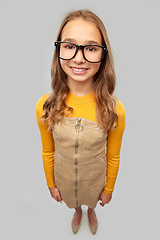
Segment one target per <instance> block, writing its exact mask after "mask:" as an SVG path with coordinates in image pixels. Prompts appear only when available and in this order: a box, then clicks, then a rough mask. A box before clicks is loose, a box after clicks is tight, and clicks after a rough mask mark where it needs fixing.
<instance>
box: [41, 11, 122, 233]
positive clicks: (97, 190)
mask: <svg viewBox="0 0 160 240" xmlns="http://www.w3.org/2000/svg"><path fill="white" fill-rule="evenodd" d="M54 45H55V52H54V57H53V62H52V68H51V78H52V84H51V85H52V91H51V92H49V93H48V94H45V95H44V96H43V97H42V98H41V99H39V101H38V102H37V104H36V117H37V123H38V126H39V129H40V134H41V141H42V156H43V165H44V171H45V176H46V180H47V185H48V187H49V190H50V193H51V196H52V197H53V198H54V199H55V200H56V201H57V202H60V203H62V200H63V201H64V202H65V203H66V205H67V206H68V207H69V208H75V214H74V216H73V219H72V230H73V232H74V233H76V232H77V231H78V229H79V226H80V222H81V216H82V209H81V205H87V206H88V220H89V226H90V230H91V232H92V233H93V234H95V233H96V231H97V226H98V221H97V218H96V214H95V211H94V208H95V207H96V204H97V202H98V201H99V200H100V205H101V206H104V205H105V204H107V203H109V202H110V200H111V198H112V192H113V190H114V185H115V181H116V177H117V173H118V169H119V161H120V148H121V142H122V136H123V132H124V128H125V110H124V107H123V105H122V103H121V102H120V101H119V100H118V99H117V98H116V97H115V96H114V95H113V92H114V89H115V71H114V66H113V56H112V52H111V47H110V43H109V40H108V37H107V33H106V29H105V27H104V25H103V23H102V21H101V20H100V19H99V17H98V16H96V15H95V14H94V13H92V12H91V11H88V10H79V11H75V12H71V13H69V14H68V15H67V17H66V18H65V19H64V21H63V22H62V25H61V27H60V30H59V32H58V36H57V40H56V42H55V43H54Z"/></svg>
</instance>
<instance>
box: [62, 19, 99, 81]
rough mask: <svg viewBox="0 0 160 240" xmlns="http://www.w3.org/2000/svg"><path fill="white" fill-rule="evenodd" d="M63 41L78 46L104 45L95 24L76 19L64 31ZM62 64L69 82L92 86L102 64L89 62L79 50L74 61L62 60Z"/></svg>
mask: <svg viewBox="0 0 160 240" xmlns="http://www.w3.org/2000/svg"><path fill="white" fill-rule="evenodd" d="M61 41H63V42H64V41H65V42H71V43H75V44H78V45H87V44H96V45H102V37H101V34H100V31H99V30H98V28H97V27H96V26H95V25H94V24H93V23H91V22H88V21H85V20H83V19H76V20H72V21H70V22H68V23H67V24H66V26H65V27H64V29H63V31H62V35H61ZM60 63H61V67H62V69H63V71H64V72H65V73H66V74H67V76H68V81H70V80H71V81H77V82H85V81H90V82H91V84H92V83H93V77H94V75H95V74H96V73H97V71H98V69H99V67H100V64H101V63H90V62H87V61H86V60H85V59H84V57H83V54H82V51H81V50H78V52H77V54H76V56H75V57H74V58H73V59H71V60H62V59H61V60H60Z"/></svg>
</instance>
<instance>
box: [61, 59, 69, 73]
mask: <svg viewBox="0 0 160 240" xmlns="http://www.w3.org/2000/svg"><path fill="white" fill-rule="evenodd" d="M60 64H61V68H62V69H63V71H64V72H66V67H67V65H68V61H65V60H62V59H60Z"/></svg>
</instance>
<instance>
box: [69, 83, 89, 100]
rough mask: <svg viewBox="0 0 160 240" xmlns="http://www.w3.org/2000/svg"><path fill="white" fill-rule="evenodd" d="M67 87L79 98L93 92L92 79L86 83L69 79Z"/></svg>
mask: <svg viewBox="0 0 160 240" xmlns="http://www.w3.org/2000/svg"><path fill="white" fill-rule="evenodd" d="M67 85H68V87H69V89H70V92H71V93H73V94H74V95H76V96H77V97H83V96H85V95H87V94H89V93H90V92H92V91H93V80H92V79H91V80H88V81H84V82H80V81H72V80H71V79H68V81H67Z"/></svg>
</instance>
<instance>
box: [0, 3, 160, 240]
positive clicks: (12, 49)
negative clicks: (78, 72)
mask: <svg viewBox="0 0 160 240" xmlns="http://www.w3.org/2000/svg"><path fill="white" fill-rule="evenodd" d="M79 8H87V9H90V10H92V11H94V12H95V13H96V14H98V16H99V17H100V18H101V19H102V21H103V22H104V24H105V26H106V28H107V31H108V35H109V39H110V42H111V46H112V49H113V52H114V58H115V68H116V73H117V88H116V92H115V93H116V94H117V95H118V97H119V99H120V101H121V102H122V103H123V104H124V106H125V109H126V116H127V123H126V129H125V134H124V138H123V145H122V151H121V165H120V171H119V175H118V179H117V183H116V186H115V191H114V194H113V199H112V201H111V203H110V204H109V205H106V206H105V207H104V208H102V207H101V206H100V205H99V204H98V205H97V208H96V213H97V217H98V221H99V229H98V232H97V234H96V235H95V236H94V238H95V239H100V237H103V238H104V237H106V238H107V239H110V240H115V239H125V240H128V239H129V240H131V239H159V224H158V223H159V219H158V218H159V213H160V212H159V210H160V209H159V201H160V196H159V180H160V178H159V166H160V165H159V160H160V157H159V133H160V128H159V86H160V84H159V80H160V74H159V56H160V47H159V42H160V34H159V22H160V15H159V9H160V3H159V1H158V0H146V1H145V0H135V1H127V0H126V1H125V0H121V1H119V0H112V1H101V0H99V1H91V0H88V1H86V0H85V1H84V0H81V1H72V0H67V1H51V0H45V1H41V0H39V1H38V0H28V1H23V0H21V1H20V0H14V1H11V0H8V1H4V0H1V1H0V35H1V37H0V68H1V70H0V84H1V87H0V101H1V118H0V121H1V124H0V127H1V130H0V131H1V134H0V136H1V167H0V178H1V179H0V193H1V197H0V201H1V204H0V218H1V231H0V235H1V236H2V237H1V239H7V240H8V239H13V238H15V239H17V240H20V239H23V240H25V239H27V240H28V239H40V240H41V239H55V237H56V238H58V239H62V238H64V237H65V238H66V239H73V238H76V239H82V238H83V239H87V240H88V239H92V238H93V236H92V234H91V233H90V231H89V227H88V222H87V215H86V207H83V211H84V216H83V219H82V226H81V229H80V231H79V232H78V234H77V235H76V236H75V235H73V234H72V231H71V227H70V224H71V219H72V216H73V213H74V210H70V209H68V208H67V207H66V206H65V204H64V203H63V204H60V203H56V202H55V201H54V200H53V199H51V197H50V195H49V191H48V189H47V186H46V182H45V177H44V172H43V166H42V160H41V141H40V135H39V130H38V127H37V123H36V120H35V104H36V102H37V100H38V99H39V98H40V97H41V96H42V95H43V94H45V93H47V92H48V91H50V67H51V61H52V55H53V51H54V48H53V45H52V43H53V41H55V38H56V35H57V31H58V29H59V25H60V23H61V21H62V19H63V17H64V16H65V13H66V12H68V11H70V10H75V9H79Z"/></svg>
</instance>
